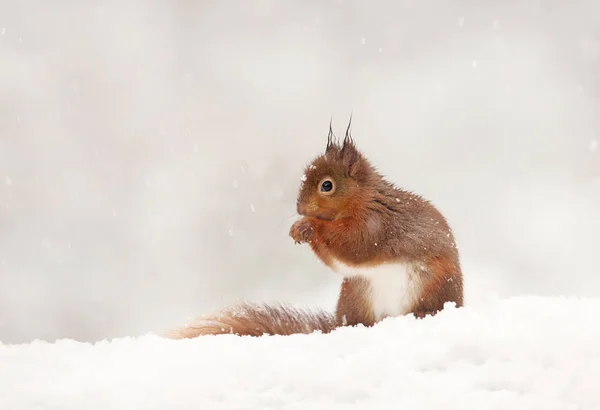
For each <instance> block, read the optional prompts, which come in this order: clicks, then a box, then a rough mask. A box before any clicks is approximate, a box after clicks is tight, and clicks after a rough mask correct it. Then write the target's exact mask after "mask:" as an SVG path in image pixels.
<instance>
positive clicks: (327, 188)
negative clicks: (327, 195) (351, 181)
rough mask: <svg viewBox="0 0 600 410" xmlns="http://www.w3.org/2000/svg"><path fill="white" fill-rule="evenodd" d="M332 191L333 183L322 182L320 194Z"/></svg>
mask: <svg viewBox="0 0 600 410" xmlns="http://www.w3.org/2000/svg"><path fill="white" fill-rule="evenodd" d="M332 189H333V182H331V181H329V180H327V181H323V183H322V184H321V191H322V192H329V191H331V190H332Z"/></svg>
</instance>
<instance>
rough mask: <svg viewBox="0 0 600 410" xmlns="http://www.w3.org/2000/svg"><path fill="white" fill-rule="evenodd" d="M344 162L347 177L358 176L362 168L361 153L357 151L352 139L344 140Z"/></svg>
mask: <svg viewBox="0 0 600 410" xmlns="http://www.w3.org/2000/svg"><path fill="white" fill-rule="evenodd" d="M341 153H342V162H343V164H344V166H345V167H346V175H348V176H349V177H354V176H356V173H357V172H358V170H359V168H360V163H361V157H360V152H358V150H357V149H356V146H355V145H354V142H353V141H352V139H350V138H348V137H346V138H344V146H343V147H342V152H341Z"/></svg>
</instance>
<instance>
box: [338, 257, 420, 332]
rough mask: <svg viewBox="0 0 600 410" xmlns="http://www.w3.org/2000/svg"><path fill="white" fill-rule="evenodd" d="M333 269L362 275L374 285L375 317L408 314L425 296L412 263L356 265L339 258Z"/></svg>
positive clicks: (372, 288)
mask: <svg viewBox="0 0 600 410" xmlns="http://www.w3.org/2000/svg"><path fill="white" fill-rule="evenodd" d="M332 268H333V270H334V271H336V272H338V273H341V274H343V275H344V276H362V277H364V278H366V279H368V281H369V283H370V285H371V294H370V297H371V306H372V307H373V313H374V315H375V320H377V321H379V320H381V319H383V318H385V317H388V316H400V315H405V314H407V313H408V312H409V311H410V309H411V308H412V307H413V306H414V304H415V302H416V301H417V300H418V299H419V298H420V297H421V290H422V283H421V281H420V280H419V275H418V274H417V273H416V272H415V271H414V270H413V269H414V267H413V265H411V264H404V263H389V264H384V265H380V266H377V267H364V268H363V267H352V266H348V265H345V264H343V263H341V262H339V261H337V260H335V261H334V262H333V266H332Z"/></svg>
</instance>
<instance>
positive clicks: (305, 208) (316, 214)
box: [297, 203, 336, 221]
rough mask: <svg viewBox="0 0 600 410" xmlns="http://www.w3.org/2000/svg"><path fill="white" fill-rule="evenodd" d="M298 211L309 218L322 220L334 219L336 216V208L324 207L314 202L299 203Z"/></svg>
mask: <svg viewBox="0 0 600 410" xmlns="http://www.w3.org/2000/svg"><path fill="white" fill-rule="evenodd" d="M297 212H298V215H301V216H306V217H309V218H315V219H319V220H321V221H333V220H334V219H335V217H336V212H335V211H334V210H331V211H330V210H328V209H324V208H321V207H318V206H315V205H314V204H308V205H304V204H300V203H298V204H297Z"/></svg>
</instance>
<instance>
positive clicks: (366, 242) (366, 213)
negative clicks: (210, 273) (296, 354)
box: [169, 123, 463, 338]
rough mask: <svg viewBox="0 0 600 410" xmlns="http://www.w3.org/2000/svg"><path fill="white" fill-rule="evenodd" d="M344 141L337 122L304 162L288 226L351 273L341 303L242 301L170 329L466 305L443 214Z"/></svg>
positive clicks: (320, 321) (375, 318)
mask: <svg viewBox="0 0 600 410" xmlns="http://www.w3.org/2000/svg"><path fill="white" fill-rule="evenodd" d="M350 124H351V123H349V124H348V128H347V130H346V135H345V137H344V140H343V143H341V144H340V143H338V142H337V141H336V140H335V137H334V135H333V132H332V129H331V124H330V127H329V135H328V137H327V147H326V149H325V153H324V154H322V155H320V156H318V157H317V158H315V159H314V160H313V161H312V162H311V163H310V164H309V165H308V166H307V167H306V169H305V173H304V176H303V178H302V184H301V186H300V190H299V194H298V199H297V204H296V206H297V212H298V214H299V215H301V216H302V217H301V218H300V219H299V220H298V221H296V222H295V223H294V224H293V225H292V227H291V228H290V236H291V237H292V238H293V240H294V241H295V243H298V244H302V243H308V244H309V245H310V248H311V249H312V251H313V252H314V254H315V255H316V256H317V257H318V258H319V259H320V260H321V261H322V262H323V263H324V264H325V265H327V266H328V267H330V268H331V269H333V270H334V271H336V272H339V273H341V274H342V275H343V276H344V279H343V281H342V285H341V291H340V294H339V299H338V302H337V307H336V310H335V312H334V313H333V312H332V313H329V312H324V311H320V310H318V311H305V310H302V309H297V308H293V307H289V306H285V305H264V304H252V303H242V304H240V305H238V306H235V307H233V308H229V309H226V310H224V311H222V312H220V313H219V314H216V315H213V316H208V317H204V318H201V319H200V320H199V321H197V322H196V323H192V324H189V325H187V326H185V327H182V328H179V329H176V330H174V331H173V332H171V333H170V335H169V336H170V337H172V338H193V337H196V336H200V335H208V334H223V333H233V334H236V335H240V336H244V335H247V336H261V335H263V334H271V335H276V334H277V335H290V334H294V333H312V332H314V331H320V332H323V333H328V332H330V331H332V330H334V329H336V328H338V327H340V326H355V325H361V324H362V325H364V326H367V327H370V326H373V325H374V324H375V323H377V322H379V321H381V320H382V319H384V318H386V317H394V316H400V315H408V314H413V315H414V316H415V317H417V318H423V317H425V316H426V315H435V314H436V313H437V312H438V311H440V310H442V309H443V307H444V304H445V303H446V302H454V303H455V306H456V307H462V306H463V277H462V272H461V266H460V262H459V254H458V249H457V247H456V244H455V241H454V236H453V233H452V230H451V228H450V226H449V225H448V223H447V221H446V219H445V218H444V217H443V216H442V214H441V213H440V212H439V211H438V210H437V209H436V208H435V206H433V205H432V204H431V203H430V202H429V201H427V200H425V199H423V198H422V197H421V196H419V195H416V194H413V193H411V192H408V191H405V190H403V189H400V188H397V187H395V186H394V185H393V184H392V183H390V182H388V181H386V180H385V179H384V177H383V176H382V175H381V174H379V172H378V171H377V170H376V168H375V167H374V166H372V165H371V163H370V162H369V161H368V160H367V158H365V156H364V155H363V154H362V153H361V152H360V151H359V150H358V149H357V147H356V145H355V143H354V141H353V138H352V136H351V134H350Z"/></svg>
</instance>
